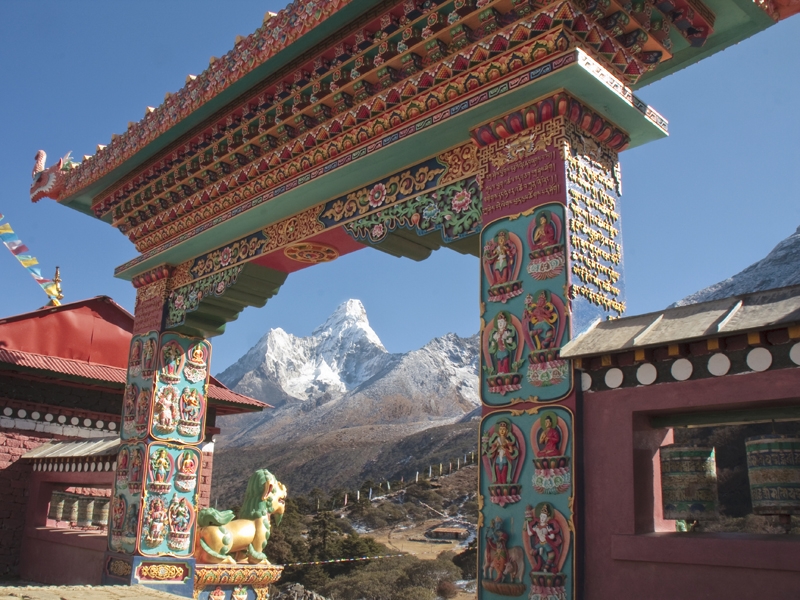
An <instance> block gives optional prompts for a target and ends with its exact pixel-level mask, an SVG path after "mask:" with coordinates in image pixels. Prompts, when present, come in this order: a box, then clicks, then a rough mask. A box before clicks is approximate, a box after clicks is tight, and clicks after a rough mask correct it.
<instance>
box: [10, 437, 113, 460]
mask: <svg viewBox="0 0 800 600" xmlns="http://www.w3.org/2000/svg"><path fill="white" fill-rule="evenodd" d="M119 445H120V439H119V436H118V435H115V436H113V437H102V438H93V439H91V440H78V441H74V442H47V443H46V444H43V445H41V446H39V447H38V448H34V449H33V450H30V451H28V452H26V453H25V454H23V455H22V458H77V457H81V458H83V457H87V456H116V455H117V452H118V451H119Z"/></svg>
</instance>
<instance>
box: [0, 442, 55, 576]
mask: <svg viewBox="0 0 800 600" xmlns="http://www.w3.org/2000/svg"><path fill="white" fill-rule="evenodd" d="M52 439H60V437H59V436H56V435H53V434H50V433H44V432H41V433H39V432H33V431H31V432H22V431H15V430H12V429H6V428H0V490H2V498H3V500H2V502H0V579H8V578H13V577H16V576H17V575H18V573H19V557H20V549H21V546H22V532H23V528H24V526H25V509H26V506H27V502H28V488H27V486H28V483H27V480H28V478H29V477H30V474H31V472H32V471H31V465H30V463H28V462H27V461H21V460H19V458H20V457H21V456H22V455H23V454H25V453H26V452H28V451H29V450H33V449H34V448H37V447H39V446H41V445H42V444H44V443H45V442H48V441H50V440H52Z"/></svg>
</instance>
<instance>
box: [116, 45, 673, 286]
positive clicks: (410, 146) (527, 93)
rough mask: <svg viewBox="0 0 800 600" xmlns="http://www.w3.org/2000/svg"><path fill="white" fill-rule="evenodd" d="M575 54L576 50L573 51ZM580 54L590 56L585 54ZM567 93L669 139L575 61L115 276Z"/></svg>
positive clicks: (617, 120)
mask: <svg viewBox="0 0 800 600" xmlns="http://www.w3.org/2000/svg"><path fill="white" fill-rule="evenodd" d="M573 52H574V50H573ZM577 52H578V53H579V54H583V55H584V56H587V55H585V54H584V53H583V52H582V51H580V50H578V51H577ZM561 89H565V90H566V91H567V92H569V93H570V94H572V95H573V96H575V98H576V99H578V100H580V101H582V102H583V103H584V104H586V105H587V106H588V107H589V108H591V109H592V110H594V111H595V112H597V113H598V114H600V115H601V116H603V117H605V118H607V119H609V120H610V121H612V122H613V123H614V124H616V125H617V126H618V127H620V128H621V129H623V130H624V131H625V132H627V133H628V134H629V135H630V137H631V142H630V145H629V147H630V148H633V147H636V146H639V145H642V144H646V143H647V142H650V141H653V140H657V139H660V138H663V137H666V136H667V134H666V133H665V132H664V131H662V130H661V129H660V128H659V127H658V126H657V125H655V124H654V123H653V122H651V121H650V120H649V119H647V118H646V117H645V116H644V115H643V114H642V113H641V112H640V111H639V110H638V109H637V108H635V107H633V106H631V105H630V104H629V103H628V102H627V101H626V100H624V99H623V98H621V97H620V96H619V95H618V94H617V93H616V92H615V91H614V90H612V89H611V88H609V87H608V86H607V85H606V84H605V83H603V82H602V81H601V80H600V79H598V78H597V77H596V76H595V75H594V74H593V73H591V72H590V71H589V70H588V69H587V68H585V67H584V66H583V65H581V64H580V62H577V61H576V62H575V63H573V64H571V65H569V66H567V67H564V68H562V69H559V70H558V71H555V72H554V73H551V74H549V75H545V76H544V77H541V78H539V79H535V80H534V81H532V82H530V83H528V84H525V85H523V86H520V87H519V88H517V89H516V90H514V91H511V92H507V93H505V94H503V95H501V96H498V97H497V98H495V99H494V100H491V101H489V102H485V103H483V104H479V105H477V106H475V107H473V108H471V109H469V110H465V111H463V112H461V113H459V114H457V115H455V116H452V117H450V118H448V119H446V120H444V121H442V122H441V123H439V124H438V125H435V126H433V127H429V128H427V129H424V130H422V131H421V132H419V133H416V134H414V135H410V136H408V137H407V138H405V139H403V140H400V141H398V142H395V143H394V144H391V145H390V146H388V147H386V148H383V149H382V150H379V151H377V152H375V153H373V154H368V155H367V156H365V157H363V158H360V159H358V160H356V161H354V162H351V163H349V164H347V165H345V166H343V167H339V168H337V169H334V170H333V171H331V172H330V173H329V174H327V175H325V176H324V177H320V178H319V179H315V180H313V181H310V182H308V183H305V184H303V185H300V186H297V187H296V188H294V189H292V190H291V191H289V192H286V193H284V194H282V195H281V196H279V197H277V198H274V199H272V200H270V201H269V202H265V203H264V204H261V205H259V206H257V207H255V208H252V209H250V210H248V211H247V212H245V213H242V214H240V215H238V216H237V217H235V218H233V219H230V220H228V221H225V222H224V223H221V224H220V225H218V226H216V227H214V228H212V229H210V230H208V231H205V232H203V233H201V234H200V235H197V236H195V237H193V238H191V239H189V240H187V241H186V242H184V243H182V244H179V245H178V246H174V247H172V248H170V249H169V250H167V251H165V252H162V253H161V254H157V255H155V256H153V257H151V258H149V259H147V260H145V261H143V262H141V263H139V264H138V265H135V266H134V267H131V268H130V269H128V270H127V271H122V272H120V273H118V274H117V275H116V276H117V277H119V278H121V279H127V280H130V279H132V278H133V277H135V276H136V275H139V274H141V273H144V272H145V271H148V270H150V269H152V268H154V267H156V266H158V265H161V264H164V263H167V264H171V265H178V264H180V263H182V262H185V261H188V260H190V259H193V258H196V257H197V256H200V255H201V254H203V253H205V252H208V251H209V250H212V249H214V248H218V247H220V246H223V245H225V244H227V243H229V242H231V241H233V240H237V239H239V238H241V237H244V236H246V235H248V234H251V233H252V232H253V231H256V230H258V229H260V228H262V227H266V226H267V225H269V224H271V223H275V222H277V221H280V220H282V219H285V218H287V217H290V216H292V215H295V214H297V213H299V212H301V211H303V210H305V209H307V208H310V207H312V206H315V205H317V204H321V203H323V202H326V201H328V200H330V199H332V198H336V197H337V196H342V195H344V194H347V193H348V192H350V191H352V190H355V189H359V188H360V187H363V186H365V185H367V184H369V183H371V182H374V181H376V180H379V179H381V178H383V177H386V176H389V175H392V174H393V173H397V172H398V171H401V170H402V169H404V168H407V167H409V166H411V165H413V164H416V163H418V162H420V161H421V160H424V159H426V158H427V157H430V156H436V155H438V154H440V153H442V152H444V151H446V150H449V149H451V148H453V147H455V146H458V145H461V144H464V143H466V142H468V141H469V139H470V138H469V130H470V129H472V128H474V127H476V126H477V125H480V124H482V123H485V122H486V121H489V120H491V119H495V118H497V117H499V116H502V115H505V114H507V113H509V112H511V111H513V110H515V109H516V108H519V107H520V106H525V105H528V104H530V103H532V102H534V101H535V100H537V99H539V98H543V97H546V96H548V95H550V94H552V93H554V92H556V91H558V90H561Z"/></svg>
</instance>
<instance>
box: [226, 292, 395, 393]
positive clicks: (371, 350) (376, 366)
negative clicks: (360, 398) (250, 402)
mask: <svg viewBox="0 0 800 600" xmlns="http://www.w3.org/2000/svg"><path fill="white" fill-rule="evenodd" d="M390 359H391V355H390V354H389V353H388V352H387V351H386V348H385V347H384V346H383V344H382V343H381V340H380V338H378V335H377V334H376V333H375V332H374V331H373V330H372V328H371V327H370V326H369V320H368V319H367V311H366V310H365V308H364V305H363V304H362V303H361V301H359V300H348V301H347V302H344V303H342V304H341V305H339V307H337V308H336V310H335V311H333V313H332V314H331V315H330V316H329V317H328V318H327V319H326V321H325V322H324V323H323V324H322V325H320V326H319V327H317V328H316V329H315V330H314V331H313V332H312V334H311V335H310V336H308V337H297V336H295V335H292V334H291V333H287V332H285V331H284V330H283V329H280V328H276V329H272V330H270V331H269V332H268V333H266V334H265V335H264V336H263V337H262V338H261V339H260V340H259V341H258V343H257V344H256V345H255V346H253V347H252V348H251V349H250V350H249V351H248V352H247V353H246V354H245V355H244V356H243V357H242V358H241V359H239V361H238V362H236V363H235V364H233V365H231V366H230V367H229V368H228V369H226V370H225V371H224V372H223V373H222V374H221V375H220V377H221V378H222V379H223V380H225V381H227V382H228V383H227V385H230V386H231V387H236V389H239V390H241V391H242V392H243V393H247V394H250V395H252V396H254V397H256V398H259V397H260V398H264V399H265V400H266V401H268V402H270V403H273V404H281V403H282V402H283V401H285V400H287V399H288V398H282V397H280V396H289V397H291V398H294V399H297V400H312V399H317V398H319V397H321V396H323V395H327V396H328V397H334V398H335V397H338V396H341V395H342V394H344V393H346V392H347V391H349V390H352V389H354V388H356V387H358V386H359V385H361V384H362V383H363V382H365V381H367V380H368V379H370V378H371V377H373V376H374V375H375V374H376V373H377V372H378V371H380V370H381V369H382V368H383V367H384V366H385V365H386V363H387V361H388V360H390ZM268 393H269V395H271V396H272V397H271V398H266V397H265V395H268ZM276 393H277V395H278V396H279V397H278V398H277V399H276V398H275V397H274V396H275V394H276Z"/></svg>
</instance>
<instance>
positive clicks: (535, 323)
mask: <svg viewBox="0 0 800 600" xmlns="http://www.w3.org/2000/svg"><path fill="white" fill-rule="evenodd" d="M523 316H524V319H525V323H527V325H528V331H529V332H530V336H531V341H532V342H533V345H534V348H533V350H546V349H548V348H554V347H556V346H557V344H558V340H557V339H556V338H557V337H558V336H557V333H558V329H559V324H558V321H559V318H560V315H559V313H558V309H557V308H556V307H555V305H554V304H553V303H552V302H551V301H550V299H549V298H548V297H547V292H545V291H544V290H542V291H540V292H539V295H538V296H537V298H536V301H535V302H534V299H533V296H532V295H531V294H528V295H527V296H526V297H525V312H524V315H523Z"/></svg>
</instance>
